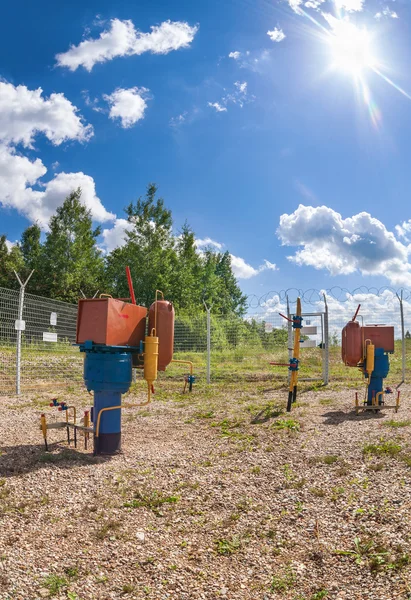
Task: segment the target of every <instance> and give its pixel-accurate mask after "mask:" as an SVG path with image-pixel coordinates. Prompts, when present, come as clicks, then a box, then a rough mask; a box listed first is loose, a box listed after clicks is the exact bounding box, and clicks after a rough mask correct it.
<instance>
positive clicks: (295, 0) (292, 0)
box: [288, 0, 303, 14]
mask: <svg viewBox="0 0 411 600" xmlns="http://www.w3.org/2000/svg"><path fill="white" fill-rule="evenodd" d="M302 2H303V0H288V4H289V5H290V8H292V9H293V11H294V12H296V13H298V14H300V13H301V9H300V6H301V4H302Z"/></svg>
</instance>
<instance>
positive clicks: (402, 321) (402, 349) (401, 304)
mask: <svg viewBox="0 0 411 600" xmlns="http://www.w3.org/2000/svg"><path fill="white" fill-rule="evenodd" d="M402 292H403V290H401V297H400V296H399V295H398V294H396V295H397V298H398V301H399V303H400V316H401V352H402V369H401V370H402V381H401V383H400V384H399V385H398V386H397V388H399V387H400V385H401V384H402V383H404V382H405V364H406V348H405V325H404V305H403V303H402Z"/></svg>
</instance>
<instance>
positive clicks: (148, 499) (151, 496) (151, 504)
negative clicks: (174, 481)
mask: <svg viewBox="0 0 411 600" xmlns="http://www.w3.org/2000/svg"><path fill="white" fill-rule="evenodd" d="M179 500H180V496H177V495H167V494H163V493H162V492H158V491H157V490H153V491H151V492H148V493H142V492H136V493H135V497H134V498H133V499H132V500H130V501H128V502H125V503H124V505H123V506H124V507H126V508H142V507H143V508H148V509H150V510H152V511H153V512H154V513H155V514H156V515H160V514H161V512H160V510H159V509H160V507H161V506H163V505H164V504H175V503H176V502H178V501H179Z"/></svg>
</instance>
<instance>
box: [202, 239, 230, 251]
mask: <svg viewBox="0 0 411 600" xmlns="http://www.w3.org/2000/svg"><path fill="white" fill-rule="evenodd" d="M195 245H196V247H197V248H199V249H201V248H207V247H209V246H212V247H214V248H217V250H221V249H222V247H223V246H224V244H220V242H215V241H214V240H212V239H211V238H209V237H206V238H204V239H199V240H195Z"/></svg>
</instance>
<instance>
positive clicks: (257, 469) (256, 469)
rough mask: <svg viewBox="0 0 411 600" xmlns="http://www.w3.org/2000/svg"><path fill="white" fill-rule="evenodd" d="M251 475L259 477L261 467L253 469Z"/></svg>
mask: <svg viewBox="0 0 411 600" xmlns="http://www.w3.org/2000/svg"><path fill="white" fill-rule="evenodd" d="M251 473H253V474H254V475H258V474H259V473H261V467H259V466H255V467H251Z"/></svg>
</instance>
